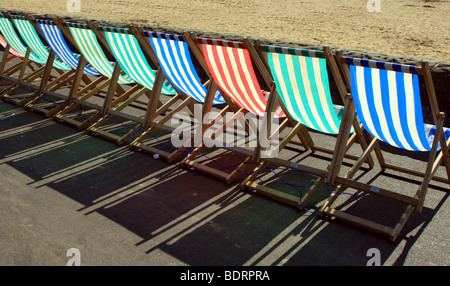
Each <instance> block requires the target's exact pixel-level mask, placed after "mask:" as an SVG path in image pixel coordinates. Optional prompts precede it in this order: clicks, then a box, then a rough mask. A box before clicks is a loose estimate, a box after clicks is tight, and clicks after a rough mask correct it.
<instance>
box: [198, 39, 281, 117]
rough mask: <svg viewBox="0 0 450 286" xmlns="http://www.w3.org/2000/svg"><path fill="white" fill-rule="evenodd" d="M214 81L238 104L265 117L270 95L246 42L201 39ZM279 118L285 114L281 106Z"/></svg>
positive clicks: (276, 115)
mask: <svg viewBox="0 0 450 286" xmlns="http://www.w3.org/2000/svg"><path fill="white" fill-rule="evenodd" d="M198 41H199V43H200V44H201V46H202V49H203V54H204V55H205V59H206V62H207V64H208V67H209V70H210V71H211V75H212V76H213V78H214V80H215V81H216V83H217V84H218V86H219V87H220V89H221V90H222V91H223V92H224V93H225V94H226V95H228V97H230V98H231V100H233V101H234V102H235V103H236V104H237V105H239V106H240V107H242V108H244V109H246V110H247V111H250V112H252V113H253V114H256V115H258V116H264V115H265V111H266V106H267V98H266V96H265V95H267V94H264V93H263V92H262V90H261V87H260V84H259V82H258V79H257V77H256V73H255V71H254V69H253V66H252V60H251V57H250V54H249V52H248V50H247V49H245V47H244V45H243V43H242V42H232V41H225V40H213V39H205V38H198ZM274 116H275V117H276V118H280V117H285V114H284V112H283V111H282V110H281V108H280V107H278V108H277V109H276V111H275V115H274Z"/></svg>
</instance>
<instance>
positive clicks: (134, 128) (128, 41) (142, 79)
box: [88, 26, 183, 150]
mask: <svg viewBox="0 0 450 286" xmlns="http://www.w3.org/2000/svg"><path fill="white" fill-rule="evenodd" d="M96 29H97V30H98V31H101V32H102V33H103V34H102V36H103V37H104V39H105V41H106V42H107V43H108V45H109V47H110V49H111V53H112V54H113V55H114V57H115V58H116V60H117V62H118V64H119V65H120V67H121V69H122V70H123V71H124V72H125V73H126V74H127V75H129V76H130V78H132V79H133V80H134V81H135V82H137V83H138V84H140V85H141V86H142V87H143V89H142V92H141V93H139V92H138V93H136V94H135V95H134V96H131V97H130V98H129V99H128V100H126V101H123V102H121V103H119V104H112V105H107V106H105V109H104V111H103V115H104V116H103V118H102V119H100V120H99V121H97V122H96V123H95V124H94V125H92V126H91V127H90V128H89V129H88V131H89V132H91V133H99V134H101V135H102V136H107V137H111V136H114V135H113V134H108V133H107V132H106V131H104V130H102V128H103V125H104V124H105V123H106V122H108V121H111V118H113V117H117V118H119V119H122V120H127V125H128V126H129V129H130V131H129V132H127V137H129V138H134V136H135V134H137V133H138V132H139V133H142V132H145V127H144V126H146V120H147V118H148V116H149V115H148V113H149V112H150V110H152V107H153V106H154V107H157V106H158V105H160V106H161V107H162V106H164V107H163V109H161V110H160V111H159V113H160V114H161V113H163V112H167V110H168V109H169V108H173V106H174V104H175V102H177V101H178V100H180V99H181V98H183V96H182V95H180V94H179V92H178V91H177V90H176V89H174V87H173V86H172V85H171V84H170V83H169V82H168V81H167V80H166V79H164V78H163V77H162V76H161V75H159V74H160V73H161V74H162V71H161V72H160V67H159V63H158V60H157V59H156V56H154V54H153V53H152V51H151V50H150V49H149V46H148V43H146V42H145V41H144V40H143V38H142V35H141V34H140V33H139V32H138V31H137V30H135V28H134V27H131V28H130V29H128V28H115V27H104V26H98V27H97V28H96ZM133 31H134V34H133ZM146 54H147V55H148V57H146V56H145V55H146ZM142 93H145V94H146V95H147V97H148V98H149V99H148V102H147V106H146V110H145V113H144V114H142V116H140V117H136V115H134V114H133V111H132V109H128V107H129V106H130V105H131V104H132V103H133V101H136V100H138V99H139V97H140V96H141V95H142ZM161 95H166V96H167V97H166V99H167V100H168V101H169V103H167V104H162V100H161ZM127 109H128V111H127ZM167 118H170V117H169V116H168V117H167ZM130 124H132V125H131V126H130ZM113 138H114V137H113ZM123 139H124V137H122V138H120V141H116V142H117V143H118V144H122V143H123ZM142 149H144V148H142ZM145 150H147V149H145Z"/></svg>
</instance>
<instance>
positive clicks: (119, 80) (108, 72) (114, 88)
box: [56, 22, 143, 139]
mask: <svg viewBox="0 0 450 286" xmlns="http://www.w3.org/2000/svg"><path fill="white" fill-rule="evenodd" d="M63 25H64V28H66V29H68V30H69V32H70V35H71V37H72V39H73V44H74V45H75V46H76V47H77V48H78V50H79V51H80V52H81V54H82V56H83V57H84V59H85V60H86V61H87V62H88V63H89V64H90V65H91V66H92V67H93V68H94V69H95V70H96V71H97V72H99V73H100V74H101V75H102V76H101V77H100V78H102V79H103V82H102V83H101V84H99V85H98V86H97V87H96V89H94V90H91V91H89V92H88V93H86V94H80V93H78V96H77V97H72V99H71V100H72V103H71V104H70V105H69V106H67V107H66V108H64V109H63V110H62V111H61V112H59V113H58V114H56V118H58V119H60V120H61V121H64V122H66V123H68V124H70V125H75V126H76V127H77V128H78V129H80V130H81V129H86V128H88V127H91V126H92V125H93V124H95V123H96V122H97V121H98V120H100V119H101V118H102V117H104V116H105V110H106V109H107V108H111V107H112V106H114V105H115V104H118V103H119V102H121V101H123V100H126V99H128V97H130V95H131V94H134V93H135V92H137V91H138V92H140V94H142V93H143V92H142V90H143V87H142V86H141V85H140V84H139V83H137V82H136V81H135V80H134V79H133V78H131V77H130V76H129V75H128V74H126V73H123V72H122V70H121V69H120V65H119V64H118V63H116V62H115V61H111V60H109V59H108V57H107V56H106V54H105V51H104V48H105V46H104V45H103V46H102V45H101V44H100V43H101V39H99V38H98V36H97V34H96V33H95V32H94V30H92V28H91V27H89V26H88V24H85V23H74V22H64V23H63ZM106 48H107V47H106ZM100 78H99V79H98V80H100ZM105 79H106V80H105ZM106 87H107V88H108V91H107V95H106V98H104V99H102V100H101V101H100V102H99V101H98V97H95V95H96V92H98V91H100V90H101V89H103V88H106ZM115 96H116V98H114V97H115ZM77 107H82V108H85V109H89V110H95V113H94V114H93V115H92V116H90V117H89V118H88V119H87V120H84V121H83V122H82V123H79V122H77V121H76V120H74V119H73V118H70V117H69V115H70V114H69V112H72V110H73V109H75V108H77ZM72 117H73V116H72ZM107 139H109V138H107Z"/></svg>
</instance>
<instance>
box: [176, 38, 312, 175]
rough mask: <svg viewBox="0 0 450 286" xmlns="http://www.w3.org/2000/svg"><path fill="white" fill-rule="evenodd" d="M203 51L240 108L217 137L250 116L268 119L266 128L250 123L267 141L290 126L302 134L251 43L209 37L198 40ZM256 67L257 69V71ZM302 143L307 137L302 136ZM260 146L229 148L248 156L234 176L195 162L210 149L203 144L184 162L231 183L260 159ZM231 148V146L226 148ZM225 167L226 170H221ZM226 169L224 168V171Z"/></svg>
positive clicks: (226, 93)
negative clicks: (274, 123) (277, 122)
mask: <svg viewBox="0 0 450 286" xmlns="http://www.w3.org/2000/svg"><path fill="white" fill-rule="evenodd" d="M193 38H194V41H196V42H197V45H198V47H199V49H200V50H201V52H202V56H203V59H204V61H205V62H206V64H207V67H208V69H209V72H210V73H211V77H212V79H213V80H214V82H215V84H217V86H218V88H219V89H220V91H221V94H222V95H223V96H224V98H227V99H228V100H230V101H232V102H233V103H234V104H235V105H237V106H238V107H239V110H238V111H237V112H235V115H234V116H233V117H231V119H229V120H228V121H227V122H225V123H224V124H223V125H222V128H219V129H218V130H217V131H216V132H215V133H214V134H213V138H212V139H214V138H216V137H217V136H219V135H220V134H221V133H223V132H225V130H226V129H227V128H229V127H230V126H232V124H234V122H235V121H236V120H238V119H240V118H242V117H243V116H245V115H246V114H251V115H254V116H256V117H258V118H264V122H265V123H264V125H263V126H264V128H257V127H256V130H255V126H253V125H252V124H248V126H247V127H248V128H252V129H253V130H250V131H253V132H255V133H256V134H258V136H260V134H265V135H264V136H267V137H265V139H269V138H270V137H271V135H272V134H274V132H273V131H278V132H279V131H280V130H281V129H283V128H284V127H286V124H292V126H293V127H294V130H293V131H292V132H291V133H292V134H294V135H295V134H298V133H299V131H300V128H301V127H302V126H301V125H298V124H296V123H294V122H293V121H292V120H291V118H290V117H289V118H288V120H285V118H286V117H287V114H286V113H285V111H284V110H285V109H284V108H283V106H282V105H276V102H278V101H277V100H276V98H275V97H276V90H275V88H274V84H273V80H272V78H271V76H270V74H268V73H267V72H266V69H264V68H263V65H264V64H263V62H262V61H261V60H260V58H259V57H258V55H257V53H256V50H255V49H254V47H253V45H252V44H251V42H250V41H249V40H247V39H246V40H244V41H242V42H237V41H227V40H217V39H208V38H196V37H195V36H193ZM254 67H256V69H255V68H254ZM262 83H264V84H265V85H266V86H267V87H268V88H269V89H270V91H264V90H263V88H262V86H261V84H262ZM274 118H275V119H280V120H281V121H283V123H282V124H280V126H279V128H277V129H275V130H272V127H271V122H272V120H273V119H274ZM299 138H300V140H302V141H303V140H304V138H301V137H299ZM257 141H258V143H257V147H256V148H255V149H254V150H249V149H248V148H227V149H229V150H231V151H237V152H238V153H243V154H246V155H248V157H247V158H246V159H245V161H244V162H242V163H241V164H240V165H239V166H238V167H237V168H236V169H234V170H232V172H231V173H229V172H226V171H222V170H220V169H217V168H212V167H210V166H207V165H205V164H200V163H198V162H196V161H194V158H195V157H197V156H198V155H200V154H202V153H201V152H202V151H203V150H204V149H205V148H206V146H205V145H204V144H203V145H202V146H200V147H197V148H196V149H195V150H194V151H193V152H192V153H191V154H190V155H189V156H188V157H187V158H186V159H185V161H184V162H183V164H185V166H188V167H191V168H193V169H196V170H198V171H201V172H206V173H208V174H211V175H213V176H215V177H218V178H221V179H224V180H225V182H226V183H230V182H231V181H232V180H234V178H235V177H236V176H237V175H238V174H239V172H241V171H242V170H243V169H244V168H245V162H246V161H248V160H252V161H257V160H259V155H260V154H261V153H260V150H261V145H260V142H259V141H260V140H257ZM224 147H227V146H224ZM221 168H222V167H221ZM222 169H223V168H222Z"/></svg>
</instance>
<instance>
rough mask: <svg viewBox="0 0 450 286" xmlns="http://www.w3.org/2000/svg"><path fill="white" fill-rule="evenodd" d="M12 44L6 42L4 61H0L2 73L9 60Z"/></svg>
mask: <svg viewBox="0 0 450 286" xmlns="http://www.w3.org/2000/svg"><path fill="white" fill-rule="evenodd" d="M10 47H11V46H10V45H9V44H6V47H5V50H4V51H3V57H2V62H1V63H0V74H2V73H3V71H4V70H5V66H6V62H8V54H9V50H10Z"/></svg>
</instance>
